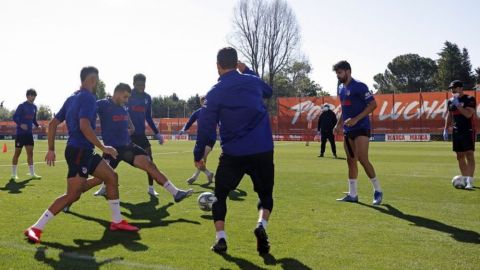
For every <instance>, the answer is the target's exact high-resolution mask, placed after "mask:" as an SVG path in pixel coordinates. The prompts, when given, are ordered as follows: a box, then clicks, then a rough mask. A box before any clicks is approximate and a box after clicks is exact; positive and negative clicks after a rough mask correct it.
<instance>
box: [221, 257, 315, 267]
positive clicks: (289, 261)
mask: <svg viewBox="0 0 480 270" xmlns="http://www.w3.org/2000/svg"><path fill="white" fill-rule="evenodd" d="M218 255H220V256H222V257H223V259H225V260H226V261H228V262H233V263H235V264H236V265H237V266H238V269H242V270H263V269H266V268H263V267H261V266H259V265H256V264H254V263H252V262H250V261H248V260H245V259H242V258H238V257H234V256H232V255H229V254H227V253H218ZM261 257H262V258H263V262H264V263H265V265H269V266H275V265H279V266H280V267H282V269H285V270H287V269H288V270H312V268H310V267H308V266H306V265H305V264H303V263H302V262H300V261H298V260H297V259H293V258H282V259H276V258H275V257H274V256H273V255H272V254H264V255H261ZM222 269H225V268H222Z"/></svg>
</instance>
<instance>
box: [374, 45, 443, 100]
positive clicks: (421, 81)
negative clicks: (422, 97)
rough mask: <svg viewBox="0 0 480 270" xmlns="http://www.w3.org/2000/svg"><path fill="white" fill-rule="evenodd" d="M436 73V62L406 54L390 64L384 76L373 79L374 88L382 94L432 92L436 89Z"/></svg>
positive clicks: (378, 75) (376, 76) (416, 55)
mask: <svg viewBox="0 0 480 270" xmlns="http://www.w3.org/2000/svg"><path fill="white" fill-rule="evenodd" d="M436 73H437V65H436V64H435V61H434V60H432V59H430V58H426V57H421V56H419V55H418V54H404V55H400V56H397V57H395V58H394V59H393V60H392V61H391V62H390V63H388V65H387V70H385V72H384V73H383V74H381V73H379V74H377V75H375V76H374V77H373V79H374V80H375V82H376V84H374V87H375V89H377V90H379V92H381V93H392V92H394V91H395V92H400V93H406V92H418V91H420V90H421V91H432V90H434V89H435V88H436V84H435V81H434V77H435V75H436Z"/></svg>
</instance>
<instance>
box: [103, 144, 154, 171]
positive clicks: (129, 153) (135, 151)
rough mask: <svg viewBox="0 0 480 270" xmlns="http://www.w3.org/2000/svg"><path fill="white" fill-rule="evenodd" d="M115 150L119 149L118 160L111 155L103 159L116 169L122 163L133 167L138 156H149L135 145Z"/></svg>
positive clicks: (104, 156)
mask: <svg viewBox="0 0 480 270" xmlns="http://www.w3.org/2000/svg"><path fill="white" fill-rule="evenodd" d="M115 149H117V152H118V156H117V158H116V159H115V158H113V157H112V156H110V155H105V154H104V155H103V159H105V161H106V162H107V163H108V164H110V166H111V167H112V168H114V169H115V168H116V167H118V164H119V163H120V161H125V162H127V163H128V164H130V165H132V166H133V161H134V160H135V157H136V156H140V155H142V156H148V154H147V152H146V151H145V150H144V149H143V148H141V147H140V146H138V145H136V144H134V143H131V144H129V145H125V146H120V147H115Z"/></svg>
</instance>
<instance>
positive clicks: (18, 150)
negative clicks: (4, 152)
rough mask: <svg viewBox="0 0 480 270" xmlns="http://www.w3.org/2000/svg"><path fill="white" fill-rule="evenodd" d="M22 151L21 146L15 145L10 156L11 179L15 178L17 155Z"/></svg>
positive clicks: (16, 177)
mask: <svg viewBox="0 0 480 270" xmlns="http://www.w3.org/2000/svg"><path fill="white" fill-rule="evenodd" d="M21 153H22V147H15V152H14V153H13V158H12V177H11V179H12V180H17V179H18V176H17V166H18V157H20V154H21Z"/></svg>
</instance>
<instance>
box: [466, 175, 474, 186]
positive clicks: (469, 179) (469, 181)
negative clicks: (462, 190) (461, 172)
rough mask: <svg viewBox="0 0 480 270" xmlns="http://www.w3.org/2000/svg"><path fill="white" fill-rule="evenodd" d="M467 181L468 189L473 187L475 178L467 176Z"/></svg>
mask: <svg viewBox="0 0 480 270" xmlns="http://www.w3.org/2000/svg"><path fill="white" fill-rule="evenodd" d="M465 181H466V182H467V187H473V177H471V176H465Z"/></svg>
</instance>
